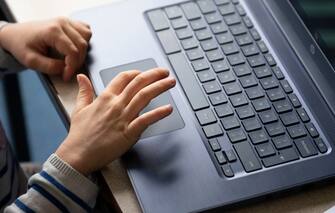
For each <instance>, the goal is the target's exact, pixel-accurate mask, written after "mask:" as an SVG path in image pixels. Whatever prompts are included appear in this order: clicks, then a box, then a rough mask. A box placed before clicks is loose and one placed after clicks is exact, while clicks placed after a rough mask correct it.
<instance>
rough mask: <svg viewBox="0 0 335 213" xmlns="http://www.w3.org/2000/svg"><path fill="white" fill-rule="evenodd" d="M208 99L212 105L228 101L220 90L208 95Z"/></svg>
mask: <svg viewBox="0 0 335 213" xmlns="http://www.w3.org/2000/svg"><path fill="white" fill-rule="evenodd" d="M209 100H210V101H211V103H212V105H213V106H216V105H219V104H223V103H227V101H228V100H227V98H226V95H225V94H224V93H222V92H218V93H214V94H212V95H210V96H209Z"/></svg>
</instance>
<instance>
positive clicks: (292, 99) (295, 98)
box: [288, 94, 301, 108]
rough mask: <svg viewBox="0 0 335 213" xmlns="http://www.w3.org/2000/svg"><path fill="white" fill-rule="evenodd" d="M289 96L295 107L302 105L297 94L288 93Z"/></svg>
mask: <svg viewBox="0 0 335 213" xmlns="http://www.w3.org/2000/svg"><path fill="white" fill-rule="evenodd" d="M288 98H289V99H290V101H291V103H292V105H293V106H294V107H295V108H298V107H301V103H300V101H299V99H298V97H297V96H296V95H295V94H289V95H288Z"/></svg>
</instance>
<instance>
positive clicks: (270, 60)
mask: <svg viewBox="0 0 335 213" xmlns="http://www.w3.org/2000/svg"><path fill="white" fill-rule="evenodd" d="M264 58H265V60H266V61H267V62H268V64H269V65H270V66H271V67H273V66H276V65H277V62H276V60H275V59H274V58H273V56H272V55H271V54H270V53H268V54H265V55H264Z"/></svg>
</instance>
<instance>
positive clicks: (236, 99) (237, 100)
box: [229, 94, 248, 107]
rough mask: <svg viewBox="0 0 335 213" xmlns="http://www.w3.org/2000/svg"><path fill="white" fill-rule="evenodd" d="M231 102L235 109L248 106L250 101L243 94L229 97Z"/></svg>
mask: <svg viewBox="0 0 335 213" xmlns="http://www.w3.org/2000/svg"><path fill="white" fill-rule="evenodd" d="M229 100H230V102H231V104H232V105H233V106H234V107H239V106H243V105H246V104H248V101H247V99H246V98H245V96H244V95H243V94H237V95H232V96H230V97H229Z"/></svg>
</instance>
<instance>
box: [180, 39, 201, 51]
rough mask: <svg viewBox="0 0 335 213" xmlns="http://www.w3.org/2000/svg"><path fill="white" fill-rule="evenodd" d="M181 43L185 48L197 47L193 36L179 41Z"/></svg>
mask: <svg viewBox="0 0 335 213" xmlns="http://www.w3.org/2000/svg"><path fill="white" fill-rule="evenodd" d="M181 45H182V46H183V48H184V49H185V50H189V49H193V48H196V47H198V41H197V40H195V39H194V38H188V39H184V40H182V41H181Z"/></svg>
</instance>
